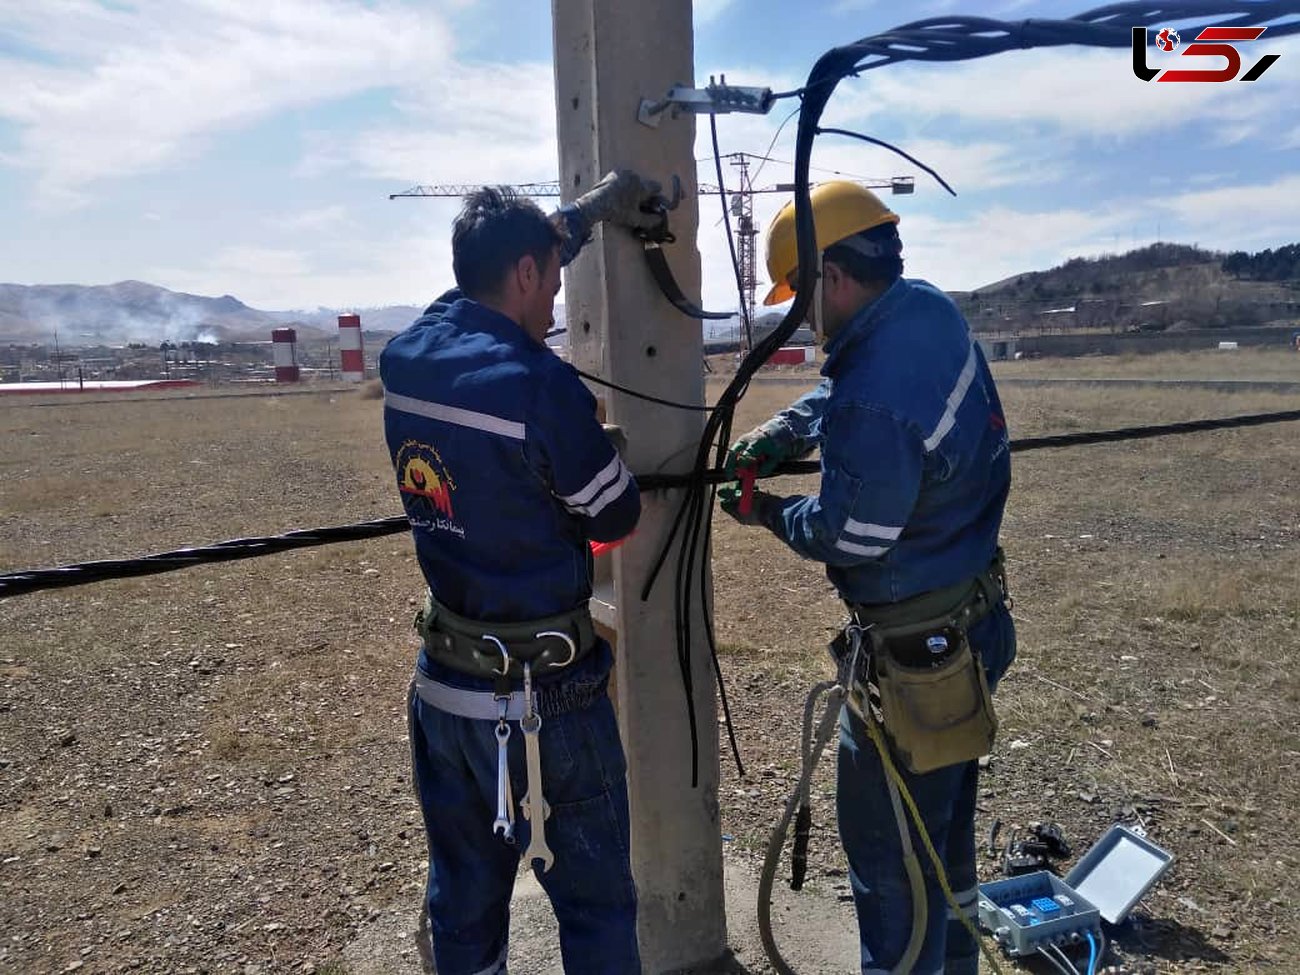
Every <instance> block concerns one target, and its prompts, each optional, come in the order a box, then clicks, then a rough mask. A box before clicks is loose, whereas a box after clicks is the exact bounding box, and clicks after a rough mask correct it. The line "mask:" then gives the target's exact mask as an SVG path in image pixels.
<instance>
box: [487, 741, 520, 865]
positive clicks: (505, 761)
mask: <svg viewBox="0 0 1300 975" xmlns="http://www.w3.org/2000/svg"><path fill="white" fill-rule="evenodd" d="M496 736H497V818H496V820H495V821H494V822H493V823H492V832H493V833H500V834H501V836H503V837H504V838H505V841H506V842H507V843H513V842H514V840H515V824H514V819H513V815H514V809H513V808H512V807H513V806H514V803H513V802H512V801H511V797H510V752H509V750H508V749H507V748H506V745H507V744H508V743H509V741H510V725H508V724H507V723H506V722H505V721H504V720H502V721H498V722H497V727H496Z"/></svg>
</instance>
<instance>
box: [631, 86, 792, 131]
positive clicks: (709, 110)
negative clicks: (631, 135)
mask: <svg viewBox="0 0 1300 975" xmlns="http://www.w3.org/2000/svg"><path fill="white" fill-rule="evenodd" d="M775 102H776V96H775V95H773V94H772V89H771V88H747V87H744V86H741V85H729V84H727V76H726V75H722V76H720V78H719V80H718V81H717V82H715V81H714V80H713V77H712V76H710V77H709V86H708V87H707V88H687V87H685V86H684V85H674V86H673V87H672V88H669V89H668V94H666V95H664V97H663V98H661V99H659V100H658V101H652V100H651V99H649V98H643V99H641V105H640V107H639V108H638V109H637V113H636V118H637V121H638V122H640V123H641V124H642V125H648V126H650V128H652V129H654V128H658V127H659V122H660V120H661V119H662V118H663V113H664V110H665V109H669V108H672V109H677V110H680V111H685V112H694V113H695V114H697V115H700V114H703V115H724V114H726V113H728V112H746V113H748V114H750V115H766V114H767V113H768V112H770V111H771V110H772V105H773V104H775Z"/></svg>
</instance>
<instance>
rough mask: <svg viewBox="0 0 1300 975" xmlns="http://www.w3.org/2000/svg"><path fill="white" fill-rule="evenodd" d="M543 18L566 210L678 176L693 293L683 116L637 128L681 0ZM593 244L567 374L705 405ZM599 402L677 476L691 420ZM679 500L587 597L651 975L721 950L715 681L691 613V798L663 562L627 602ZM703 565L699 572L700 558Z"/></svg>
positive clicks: (677, 50)
mask: <svg viewBox="0 0 1300 975" xmlns="http://www.w3.org/2000/svg"><path fill="white" fill-rule="evenodd" d="M552 11H553V15H554V29H555V84H556V112H557V115H558V132H559V141H560V186H561V189H562V192H563V194H564V198H565V199H567V200H571V199H573V198H574V197H576V196H577V195H578V194H580V193H582V192H584V191H586V190H588V189H590V188H591V186H592V185H593V184H594V182H595V181H596V180H598V179H599V178H600V177H601V176H602V175H603V174H604V173H606V172H608V171H609V170H611V169H615V168H620V167H631V168H635V169H637V170H638V171H640V172H642V173H644V174H645V175H647V176H651V177H653V178H656V179H658V180H660V181H661V182H664V183H665V185H667V183H668V181H669V180H670V179H671V177H672V176H673V174H677V175H678V176H680V177H681V179H682V184H683V190H684V193H683V196H682V201H681V205H680V207H679V208H678V209H677V210H674V211H673V213H672V214H671V216H670V220H671V226H672V230H673V232H674V233H675V234H676V235H677V241H678V242H677V243H676V244H674V245H671V246H670V247H668V248H667V251H668V257H669V261H670V262H671V264H672V267H673V272H674V274H675V275H676V277H677V280H678V282H679V283H680V284H681V286H682V288H683V290H684V291H685V293H686V294H687V295H688V296H695V297H697V296H698V295H699V287H700V262H699V253H698V251H697V250H696V249H695V235H696V229H697V224H698V219H699V210H698V204H697V194H696V185H695V162H694V156H695V153H694V141H695V125H694V121H693V119H692V118H691V117H689V116H683V117H680V118H677V119H671V118H664V119H663V121H662V123H661V124H660V125H659V126H658V127H657V128H653V129H652V128H648V127H646V126H644V125H641V124H640V123H638V122H637V107H638V105H639V103H640V101H641V99H642V98H651V99H657V98H661V97H662V96H663V94H664V93H665V92H666V91H667V90H668V89H669V88H670V87H672V86H673V85H676V84H681V85H691V84H693V75H694V71H693V44H692V22H691V0H658V2H656V3H653V4H649V3H646V4H631V3H627V2H626V0H553V3H552ZM597 234H598V236H597V239H596V240H595V241H593V242H592V243H591V244H589V245H588V246H587V249H586V250H585V251H584V252H583V254H582V256H581V257H579V258H578V260H577V261H576V262H574V264H573V265H572V267H571V268H570V269H569V271H568V276H567V278H566V282H565V298H566V305H567V309H566V311H567V319H566V320H567V324H568V330H569V342H570V351H571V355H572V360H573V363H574V365H576V366H578V367H579V368H580V369H583V370H585V371H588V372H592V373H594V374H596V375H600V376H603V377H605V378H607V379H609V380H611V381H613V382H616V383H619V384H621V385H624V386H628V387H631V388H633V389H637V390H639V391H642V392H646V393H650V394H653V395H656V396H661V397H665V398H671V399H673V400H677V401H679V402H686V403H697V404H702V403H703V401H704V380H703V374H702V371H701V366H700V363H701V361H702V352H703V349H702V332H701V328H700V325H699V323H698V322H696V321H693V320H692V319H689V318H686V317H684V316H683V315H682V314H681V313H680V312H678V311H677V310H675V309H674V308H673V307H672V306H671V305H670V304H669V303H668V302H667V301H666V300H664V298H663V296H662V294H660V292H659V290H658V289H657V287H656V286H655V283H654V281H653V279H652V278H651V277H650V274H649V273H648V272H647V270H646V267H645V261H644V259H643V257H642V254H641V244H640V243H639V242H637V241H636V240H635V239H634V238H633V237H632V236H631V235H630V234H628V233H627V232H626V231H624V230H622V229H619V228H612V227H611V228H605V229H603V230H600V231H598V232H597ZM605 398H606V402H607V404H608V415H609V420H610V422H613V423H617V424H619V425H621V426H622V427H623V429H624V431H625V432H626V434H627V441H628V451H627V462H628V465H629V466H630V467H631V468H632V470H634V471H638V472H641V471H661V470H662V471H665V472H670V473H685V472H686V471H687V470H688V469H689V467H690V465H691V461H692V460H693V458H694V455H695V448H696V445H697V444H698V442H699V437H700V433H701V430H702V426H703V415H702V414H700V413H693V412H688V411H684V410H675V409H671V408H668V407H663V406H658V405H655V404H651V403H646V402H644V401H640V400H636V399H633V398H631V397H628V396H626V395H625V394H622V393H617V392H612V391H607V392H606V393H605ZM681 498H682V492H680V491H672V492H667V493H656V494H650V495H646V496H645V497H644V499H643V508H642V515H641V522H640V524H639V526H638V527H637V531H636V534H635V535H634V536H633V537H632V539H631V540H630V541H629V542H628V543H627V544H626V545H624V546H623V547H622V548H620V549H618V550H616V551H615V553H613V556H612V562H613V577H612V580H611V581H610V583H608V584H607V585H606V586H604V587H598V597H599V598H598V599H596V600H593V606H594V608H595V610H596V616H597V619H598V620H601V621H602V622H604V623H605V624H606V625H607V627H608V628H609V629H612V630H613V632H614V636H615V640H616V653H617V661H618V663H617V670H616V673H615V684H616V688H617V690H616V705H617V708H618V716H619V724H620V727H621V730H622V733H623V743H624V746H625V748H626V750H627V757H628V786H629V794H630V799H631V808H632V870H633V873H634V874H635V876H636V882H637V890H638V893H639V896H640V912H639V918H640V921H639V926H640V938H641V951H642V961H643V963H644V966H645V971H646V972H647V973H651V975H659V973H662V972H668V971H673V970H677V969H681V968H686V967H689V966H694V965H699V964H703V963H708V962H711V961H714V960H716V959H718V958H720V957H721V956H722V955H723V954H724V953H725V951H726V940H727V935H726V917H725V913H724V905H723V893H722V889H723V888H722V838H721V833H720V829H719V823H718V734H717V727H718V725H717V711H716V707H715V693H714V687H713V675H712V668H711V665H710V662H709V659H708V650H707V646H706V644H705V641H704V639H703V617H702V613H701V612H700V609H699V607H696V610H695V616H696V619H695V620H694V624H693V633H694V634H695V637H696V639H695V646H694V647H693V648H692V660H693V662H692V674H693V678H694V688H695V713H696V721H697V726H698V728H699V784H698V786H697V787H695V788H692V787H691V750H690V747H691V746H690V734H689V729H688V724H687V717H686V708H685V706H684V700H685V699H684V695H683V691H682V678H681V674H680V671H679V669H678V663H677V659H676V655H675V647H676V637H675V633H676V630H675V623H674V609H673V606H674V597H673V580H674V576H675V572H674V568H675V553H674V555H671V556H670V557H669V561H668V563H667V565H666V566H665V569H664V571H663V572H662V573H661V574H660V577H659V580H658V582H657V584H656V587H655V590H654V592H653V594H652V595H651V598H650V599H649V600H648V601H647V602H642V601H641V598H640V591H641V587H642V584H643V583H644V581H645V579H646V578H647V575H648V573H649V571H650V568H651V566H652V564H653V561H654V559H655V556H656V555H657V554H658V552H659V550H660V547H661V546H662V544H663V541H664V539H665V538H666V537H667V534H668V529H669V526H670V525H671V522H672V519H673V516H674V515H675V513H676V511H677V508H678V506H679V505H680V503H681ZM680 544H681V540H680V534H679V539H678V542H677V545H678V546H680ZM602 561H608V559H605V560H602ZM702 563H703V571H707V566H708V563H707V560H702ZM697 578H698V576H697ZM706 583H707V585H708V589H707V591H708V592H709V593H710V595H711V593H712V580H711V579H709V578H707V577H706Z"/></svg>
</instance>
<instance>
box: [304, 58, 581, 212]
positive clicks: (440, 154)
mask: <svg viewBox="0 0 1300 975" xmlns="http://www.w3.org/2000/svg"><path fill="white" fill-rule="evenodd" d="M398 107H399V108H400V109H401V111H402V121H401V123H400V124H395V125H387V126H375V127H372V128H369V129H366V130H363V131H361V132H358V133H356V137H355V138H353V139H351V140H349V141H348V142H346V143H344V144H339V143H338V142H337V140H333V141H332V142H331V143H329V144H326V143H325V142H324V141H322V142H321V144H319V145H318V146H317V147H316V149H315V150H314V151H313V152H312V153H310V154H309V156H308V158H307V159H305V160H304V167H305V169H306V171H309V172H313V173H319V172H322V171H325V170H329V169H332V168H337V167H344V168H349V169H354V170H357V171H359V172H360V174H361V175H364V176H368V177H371V178H374V179H383V180H388V181H391V182H392V183H393V184H394V185H397V184H400V185H401V188H403V189H405V188H406V186H407V185H409V184H411V183H429V182H438V183H472V182H479V183H492V182H528V181H531V180H546V179H553V178H555V174H556V171H557V168H558V162H559V156H558V148H557V143H556V136H555V91H554V81H553V78H552V69H551V66H550V65H549V64H538V63H531V64H529V63H522V64H513V65H502V64H473V65H469V64H457V63H454V62H452V63H449V64H447V65H444V66H443V70H442V71H440V72H429V73H428V74H427V75H426V76H425V77H423V78H420V79H418V80H413V81H411V82H410V83H409V84H408V85H407V87H406V89H405V90H404V93H403V97H402V99H401V101H400V102H399V104H398Z"/></svg>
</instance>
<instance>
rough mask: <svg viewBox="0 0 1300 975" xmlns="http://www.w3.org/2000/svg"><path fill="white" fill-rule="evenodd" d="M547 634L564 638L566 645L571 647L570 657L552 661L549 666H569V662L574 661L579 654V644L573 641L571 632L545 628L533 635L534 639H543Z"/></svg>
mask: <svg viewBox="0 0 1300 975" xmlns="http://www.w3.org/2000/svg"><path fill="white" fill-rule="evenodd" d="M546 636H553V637H557V638H558V639H561V640H563V641H564V643H565V645H566V646H567V647H568V648H569V656H568V659H566V660H560V661H556V662H552V663H550V664H548V665H547V666H549V667H567V666H569V664H571V663H573V661H574V659H575V658H576V657H577V656H578V646H577V644H576V643H574V642H573V637H571V636H569V634H567V633H561V632H560V631H559V630H543V631H542V632H541V633H537V634H535V635H534V636H533V639H534V640H540V639H542V637H546Z"/></svg>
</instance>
